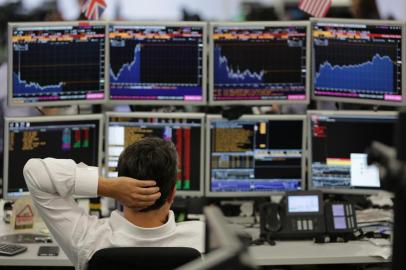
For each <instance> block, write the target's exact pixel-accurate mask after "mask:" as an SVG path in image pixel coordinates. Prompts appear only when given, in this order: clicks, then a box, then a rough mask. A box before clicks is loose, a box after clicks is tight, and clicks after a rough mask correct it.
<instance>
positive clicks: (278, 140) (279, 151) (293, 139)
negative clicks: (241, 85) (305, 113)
mask: <svg viewBox="0 0 406 270" xmlns="http://www.w3.org/2000/svg"><path fill="white" fill-rule="evenodd" d="M208 125H209V127H210V130H209V136H210V138H209V139H210V145H209V149H208V152H207V153H206V155H208V159H207V162H208V165H209V171H208V172H207V173H208V175H207V177H208V178H207V179H209V191H208V192H209V193H210V195H212V196H217V195H216V194H221V195H224V194H229V195H232V196H234V195H236V194H237V195H242V196H251V195H252V194H255V193H257V194H258V195H259V194H262V195H263V194H264V192H283V191H288V190H300V189H302V188H303V187H302V179H303V178H302V177H303V171H302V168H303V146H304V142H303V128H304V117H302V118H301V117H296V118H291V119H288V118H285V119H283V118H279V119H276V118H275V119H270V118H269V117H268V118H266V117H262V118H248V117H247V118H242V119H238V120H226V119H222V118H220V117H214V118H209V122H208Z"/></svg>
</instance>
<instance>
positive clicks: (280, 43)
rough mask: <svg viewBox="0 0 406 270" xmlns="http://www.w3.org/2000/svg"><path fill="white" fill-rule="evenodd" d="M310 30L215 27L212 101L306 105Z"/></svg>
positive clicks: (303, 27) (297, 26)
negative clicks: (298, 103)
mask: <svg viewBox="0 0 406 270" xmlns="http://www.w3.org/2000/svg"><path fill="white" fill-rule="evenodd" d="M306 33H307V26H306V24H302V25H290V26H270V25H269V26H265V25H249V24H248V25H214V26H213V30H212V34H211V35H212V37H211V38H212V43H213V47H212V50H213V51H212V65H213V66H212V73H213V74H212V89H211V91H212V102H213V103H216V102H217V103H229V104H231V103H243V102H255V103H258V102H265V103H266V102H271V103H272V102H278V101H279V102H280V101H282V102H292V103H293V102H305V100H306V78H307V76H306V61H307V57H306V53H307V46H306V43H307V34H306Z"/></svg>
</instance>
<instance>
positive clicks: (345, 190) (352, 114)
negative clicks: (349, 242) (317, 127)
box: [307, 110, 397, 195]
mask: <svg viewBox="0 0 406 270" xmlns="http://www.w3.org/2000/svg"><path fill="white" fill-rule="evenodd" d="M312 115H320V116H331V117H334V116H338V117H343V116H348V117H365V118H369V117H373V116H378V117H382V118H383V117H394V119H395V121H396V118H397V113H396V112H395V111H379V112H376V111H317V110H310V111H307V118H308V119H307V123H308V124H307V125H308V126H307V130H308V134H307V138H308V140H307V147H308V150H307V152H308V158H307V161H308V162H307V168H308V172H307V181H308V182H307V187H308V190H320V191H322V192H323V193H330V194H355V195H356V194H360V195H371V194H377V193H379V192H381V191H382V187H381V188H375V189H372V188H371V189H369V188H344V187H339V188H334V187H314V186H313V178H312V176H313V171H312V162H313V149H312V119H311V117H312Z"/></svg>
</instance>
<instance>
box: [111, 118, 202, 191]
mask: <svg viewBox="0 0 406 270" xmlns="http://www.w3.org/2000/svg"><path fill="white" fill-rule="evenodd" d="M202 125H203V114H197V115H196V114H195V115H189V116H187V115H185V114H182V115H181V114H166V115H162V114H161V115H159V114H157V113H150V114H148V113H145V114H142V113H140V114H135V113H134V114H115V113H111V114H108V129H107V148H106V163H107V174H108V176H109V177H116V176H117V175H118V172H117V163H118V158H119V156H120V154H121V152H122V151H123V150H124V149H125V148H126V147H127V146H129V145H131V144H133V143H135V142H138V141H140V140H142V139H143V138H145V137H150V136H154V137H159V138H162V139H164V140H166V141H171V142H173V143H174V145H175V147H176V151H177V154H178V174H177V179H176V189H177V190H178V191H182V192H189V193H190V194H191V192H192V193H194V194H195V195H197V194H198V193H199V194H200V193H201V190H202V188H203V187H201V179H202V177H203V176H202V170H203V166H202V164H203V163H202V162H203V149H202V147H203V134H202Z"/></svg>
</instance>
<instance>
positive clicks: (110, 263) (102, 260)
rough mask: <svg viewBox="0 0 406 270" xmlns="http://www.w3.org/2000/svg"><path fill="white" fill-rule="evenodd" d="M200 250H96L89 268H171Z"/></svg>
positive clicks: (150, 248) (158, 269) (124, 248)
mask: <svg viewBox="0 0 406 270" xmlns="http://www.w3.org/2000/svg"><path fill="white" fill-rule="evenodd" d="M200 256H201V255H200V252H199V251H197V250H196V249H193V248H187V247H121V248H105V249H101V250H99V251H97V252H96V253H95V254H94V255H93V257H92V258H91V260H90V261H89V265H88V269H89V270H110V269H116V270H130V269H131V270H132V269H137V270H150V269H154V270H172V269H175V268H177V267H179V266H181V265H183V264H185V263H187V262H190V261H193V260H194V259H197V258H200Z"/></svg>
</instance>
